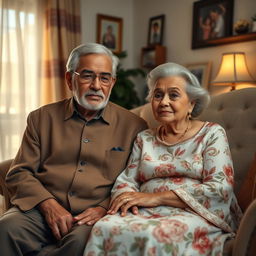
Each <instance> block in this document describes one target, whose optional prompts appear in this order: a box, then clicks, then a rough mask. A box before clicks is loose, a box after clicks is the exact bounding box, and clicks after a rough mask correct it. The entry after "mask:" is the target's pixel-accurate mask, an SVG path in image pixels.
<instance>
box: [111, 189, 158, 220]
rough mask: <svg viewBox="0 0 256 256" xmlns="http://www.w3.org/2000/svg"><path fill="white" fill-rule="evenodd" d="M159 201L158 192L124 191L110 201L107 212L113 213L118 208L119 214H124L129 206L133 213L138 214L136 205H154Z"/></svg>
mask: <svg viewBox="0 0 256 256" xmlns="http://www.w3.org/2000/svg"><path fill="white" fill-rule="evenodd" d="M159 202H160V200H159V193H142V192H124V193H122V194H120V195H118V196H117V197H116V198H115V199H114V200H113V201H112V203H111V205H110V208H109V210H108V214H115V213H116V212H117V211H118V210H119V209H120V210H121V216H125V215H126V213H127V210H128V209H129V208H131V210H132V213H133V214H138V208H137V207H138V206H143V207H156V206H158V205H159Z"/></svg>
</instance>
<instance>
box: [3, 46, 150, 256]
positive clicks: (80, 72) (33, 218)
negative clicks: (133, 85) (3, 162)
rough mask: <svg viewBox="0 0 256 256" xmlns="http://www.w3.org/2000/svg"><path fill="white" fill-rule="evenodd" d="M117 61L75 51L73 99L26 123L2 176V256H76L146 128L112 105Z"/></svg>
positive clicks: (97, 51) (97, 49)
mask: <svg viewBox="0 0 256 256" xmlns="http://www.w3.org/2000/svg"><path fill="white" fill-rule="evenodd" d="M117 64H118V59H117V58H116V57H115V56H114V55H113V54H112V52H111V51H109V50H108V49H107V48H106V47H104V46H102V45H99V44H94V43H87V44H84V45H81V46H79V47H77V48H75V49H74V50H73V51H72V52H71V54H70V57H69V59H68V62H67V72H66V75H65V78H66V82H67V85H68V87H69V89H70V90H71V91H72V93H73V97H72V98H70V99H65V100H62V101H59V102H56V103H53V104H49V105H46V106H43V107H41V108H39V109H37V110H35V111H33V112H31V113H30V114H29V116H28V120H27V128H26V130H25V133H24V137H23V140H22V144H21V147H20V149H19V151H18V154H17V156H16V158H15V159H14V161H13V164H12V166H11V168H10V170H9V172H8V174H7V178H6V183H7V186H8V189H9V192H10V195H11V202H12V204H13V205H14V207H13V208H11V209H10V210H9V211H7V212H6V213H5V214H4V215H3V216H2V217H1V218H0V248H1V253H2V255H5V256H9V255H15V256H17V255H72V256H75V255H81V254H82V253H83V250H84V247H85V244H86V241H87V238H88V235H89V233H90V230H91V227H92V225H93V224H94V223H95V222H96V221H98V220H99V219H100V218H101V217H103V216H104V215H105V214H106V210H107V209H108V206H109V200H110V198H109V197H110V190H111V187H112V185H113V182H114V181H115V179H116V177H117V176H118V174H119V173H120V172H121V171H122V170H123V169H124V167H125V165H126V162H127V159H128V157H129V154H130V151H131V148H132V144H133V140H134V139H135V137H136V135H137V133H138V132H140V131H141V130H144V129H146V128H147V125H146V123H145V122H144V121H143V120H142V119H140V118H139V117H137V116H136V115H134V114H132V113H130V112H129V111H128V110H125V109H123V108H121V107H119V106H117V105H115V104H113V103H111V102H109V101H108V100H109V96H110V93H111V89H112V88H113V86H114V83H115V81H116V78H115V74H116V68H117Z"/></svg>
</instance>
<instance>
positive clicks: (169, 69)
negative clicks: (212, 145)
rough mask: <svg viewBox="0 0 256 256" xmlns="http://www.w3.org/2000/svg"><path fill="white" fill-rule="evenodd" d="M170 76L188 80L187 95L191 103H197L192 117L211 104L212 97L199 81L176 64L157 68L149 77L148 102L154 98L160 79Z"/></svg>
mask: <svg viewBox="0 0 256 256" xmlns="http://www.w3.org/2000/svg"><path fill="white" fill-rule="evenodd" d="M169 76H180V77H183V78H184V79H185V80H186V88H185V89H186V93H187V95H188V97H189V99H190V100H191V101H195V106H194V109H193V111H192V113H191V116H192V117H197V116H199V115H200V114H201V113H202V112H203V110H204V109H205V108H206V107H207V106H208V104H209V102H210V95H209V93H208V91H207V90H205V89H204V88H202V86H201V85H200V83H199V81H198V79H197V78H196V76H195V75H193V74H192V73H191V72H190V71H189V70H188V69H187V68H185V67H183V66H181V65H179V64H176V63H172V62H169V63H165V64H161V65H159V66H157V67H156V68H154V69H153V70H151V72H150V73H149V74H148V76H147V84H148V88H149V92H148V96H147V100H148V101H150V100H151V99H152V97H153V92H154V89H155V86H156V83H157V80H158V79H159V78H163V77H169Z"/></svg>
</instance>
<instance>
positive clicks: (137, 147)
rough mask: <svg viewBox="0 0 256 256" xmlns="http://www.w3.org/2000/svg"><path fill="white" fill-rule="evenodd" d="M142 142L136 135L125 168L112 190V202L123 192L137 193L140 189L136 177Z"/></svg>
mask: <svg viewBox="0 0 256 256" xmlns="http://www.w3.org/2000/svg"><path fill="white" fill-rule="evenodd" d="M142 147H143V142H142V138H141V136H140V134H138V135H137V138H136V140H135V141H134V144H133V149H132V153H131V155H130V158H129V161H128V164H127V166H126V168H125V169H124V170H123V171H122V172H121V174H120V175H119V176H118V177H117V179H116V182H115V184H114V186H113V188H112V191H111V195H112V200H113V199H114V198H115V197H116V196H118V195H119V194H121V193H123V192H137V191H139V188H140V182H139V179H138V178H139V177H138V169H139V166H140V160H141V151H142Z"/></svg>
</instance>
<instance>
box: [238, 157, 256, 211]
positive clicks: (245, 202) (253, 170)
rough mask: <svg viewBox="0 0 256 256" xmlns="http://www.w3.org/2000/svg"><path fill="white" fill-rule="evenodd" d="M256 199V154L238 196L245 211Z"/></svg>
mask: <svg viewBox="0 0 256 256" xmlns="http://www.w3.org/2000/svg"><path fill="white" fill-rule="evenodd" d="M255 198H256V154H255V155H254V160H253V162H252V165H251V166H250V169H249V171H248V173H247V174H246V176H245V179H244V181H243V183H242V185H241V188H240V190H239V192H238V195H237V200H238V203H239V205H240V207H241V209H242V210H243V212H244V211H245V210H246V209H247V207H248V206H249V204H250V203H251V202H252V201H253V199H255Z"/></svg>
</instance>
